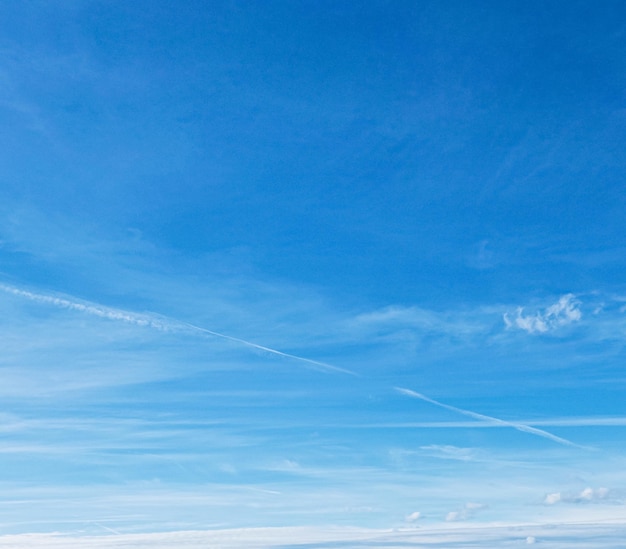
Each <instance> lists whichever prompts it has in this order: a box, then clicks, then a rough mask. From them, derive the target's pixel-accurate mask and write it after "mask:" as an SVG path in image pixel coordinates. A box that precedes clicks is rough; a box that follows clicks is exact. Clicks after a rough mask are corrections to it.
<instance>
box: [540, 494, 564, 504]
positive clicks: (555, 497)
mask: <svg viewBox="0 0 626 549" xmlns="http://www.w3.org/2000/svg"><path fill="white" fill-rule="evenodd" d="M559 501H561V492H555V493H553V494H548V495H547V496H546V498H545V499H544V500H543V502H544V503H545V504H546V505H554V504H555V503H558V502H559Z"/></svg>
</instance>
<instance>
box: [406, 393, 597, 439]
mask: <svg viewBox="0 0 626 549" xmlns="http://www.w3.org/2000/svg"><path fill="white" fill-rule="evenodd" d="M395 389H396V391H398V392H399V393H402V394H403V395H407V396H410V397H412V398H418V399H420V400H423V401H425V402H429V403H430V404H434V405H435V406H439V407H440V408H444V409H446V410H450V411H452V412H457V413H459V414H462V415H464V416H468V417H473V418H474V419H479V420H481V421H488V422H489V423H493V424H496V425H502V426H503V427H512V428H513V429H517V430H518V431H522V432H524V433H530V434H531V435H537V436H540V437H543V438H547V439H549V440H552V441H554V442H558V443H559V444H563V445H565V446H572V447H574V448H582V449H584V450H589V448H587V447H586V446H581V445H580V444H576V443H575V442H572V441H571V440H567V439H566V438H561V437H558V436H556V435H553V434H552V433H548V431H544V430H543V429H537V428H536V427H531V426H530V425H525V424H523V423H516V422H513V421H505V420H504V419H499V418H497V417H491V416H486V415H484V414H479V413H477V412H472V411H470V410H463V409H462V408H457V407H456V406H450V404H444V403H443V402H439V401H438V400H434V399H432V398H430V397H427V396H426V395H423V394H421V393H418V392H416V391H411V389H403V388H402V387H395Z"/></svg>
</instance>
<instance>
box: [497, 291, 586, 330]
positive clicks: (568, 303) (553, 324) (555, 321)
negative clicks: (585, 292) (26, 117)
mask: <svg viewBox="0 0 626 549" xmlns="http://www.w3.org/2000/svg"><path fill="white" fill-rule="evenodd" d="M579 306H580V302H579V301H577V300H576V299H575V297H574V294H566V295H564V296H562V297H561V298H560V299H559V300H558V301H557V302H556V303H554V304H552V305H550V306H549V307H546V308H545V309H544V310H543V311H538V312H537V313H535V314H531V315H524V314H523V313H524V309H523V307H519V308H518V309H517V312H516V316H515V317H513V318H511V317H510V316H509V314H508V313H505V314H504V317H503V318H504V323H505V325H506V327H507V328H509V329H510V328H516V329H519V330H524V331H525V332H528V333H529V334H545V333H547V332H550V331H553V330H555V329H557V328H560V327H561V326H566V325H568V324H572V323H574V322H578V321H579V320H580V319H581V318H582V312H581V311H580V308H579Z"/></svg>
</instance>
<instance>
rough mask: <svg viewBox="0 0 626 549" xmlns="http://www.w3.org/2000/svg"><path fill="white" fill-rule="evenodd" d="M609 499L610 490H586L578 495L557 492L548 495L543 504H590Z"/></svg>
mask: <svg viewBox="0 0 626 549" xmlns="http://www.w3.org/2000/svg"><path fill="white" fill-rule="evenodd" d="M608 497H609V490H608V488H603V487H602V488H589V487H588V488H585V489H584V490H581V491H580V492H578V493H574V494H571V493H570V494H561V492H555V493H553V494H548V495H547V496H546V497H545V499H544V500H543V502H544V503H545V504H546V505H554V504H555V503H559V502H564V503H590V502H594V501H602V500H605V499H607V498H608Z"/></svg>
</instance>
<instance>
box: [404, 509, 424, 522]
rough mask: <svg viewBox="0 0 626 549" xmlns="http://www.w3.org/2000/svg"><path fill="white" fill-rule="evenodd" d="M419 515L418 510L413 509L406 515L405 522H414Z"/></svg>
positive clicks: (420, 514)
mask: <svg viewBox="0 0 626 549" xmlns="http://www.w3.org/2000/svg"><path fill="white" fill-rule="evenodd" d="M421 516H422V513H420V512H419V511H415V512H413V513H411V514H410V515H407V517H406V519H405V520H406V521H407V522H415V521H417V520H419V518H420V517H421Z"/></svg>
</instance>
